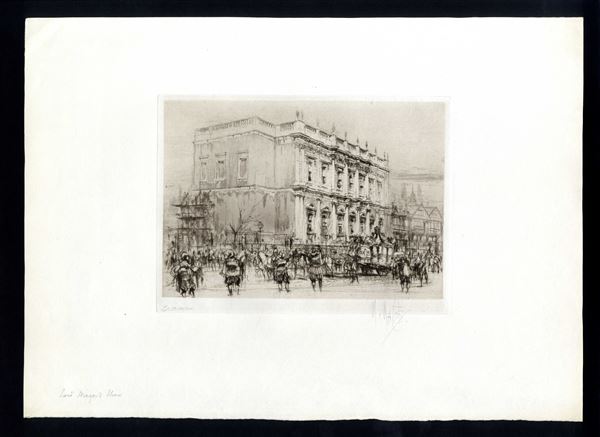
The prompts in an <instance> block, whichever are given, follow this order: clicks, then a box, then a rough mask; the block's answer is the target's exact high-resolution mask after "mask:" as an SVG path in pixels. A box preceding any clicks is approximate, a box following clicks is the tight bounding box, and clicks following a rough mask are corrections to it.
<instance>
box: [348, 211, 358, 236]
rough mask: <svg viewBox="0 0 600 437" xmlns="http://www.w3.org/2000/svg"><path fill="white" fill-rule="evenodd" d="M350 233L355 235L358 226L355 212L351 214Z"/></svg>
mask: <svg viewBox="0 0 600 437" xmlns="http://www.w3.org/2000/svg"><path fill="white" fill-rule="evenodd" d="M349 219H350V226H349V227H350V235H354V228H355V226H356V215H355V214H350V217H349Z"/></svg>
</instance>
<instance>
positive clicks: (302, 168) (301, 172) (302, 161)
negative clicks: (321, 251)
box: [298, 147, 306, 233]
mask: <svg viewBox="0 0 600 437" xmlns="http://www.w3.org/2000/svg"><path fill="white" fill-rule="evenodd" d="M298 164H299V166H298V172H299V174H298V181H299V182H300V183H301V184H303V183H304V182H306V168H305V166H306V158H305V156H304V149H303V148H302V147H301V148H300V162H299V163H298ZM304 232H305V233H306V230H304Z"/></svg>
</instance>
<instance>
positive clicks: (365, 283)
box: [163, 268, 443, 299]
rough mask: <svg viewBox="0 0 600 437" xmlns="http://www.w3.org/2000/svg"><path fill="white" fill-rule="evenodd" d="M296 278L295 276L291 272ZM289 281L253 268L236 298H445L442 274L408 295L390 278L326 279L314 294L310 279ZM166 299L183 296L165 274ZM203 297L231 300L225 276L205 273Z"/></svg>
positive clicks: (413, 287) (415, 285)
mask: <svg viewBox="0 0 600 437" xmlns="http://www.w3.org/2000/svg"><path fill="white" fill-rule="evenodd" d="M291 276H292V277H293V273H291ZM298 276H299V277H298V278H297V279H292V280H291V281H290V290H291V291H290V292H289V293H286V291H285V290H284V291H281V292H280V291H279V290H278V287H277V284H276V283H275V282H273V281H272V280H266V279H263V278H262V277H257V276H256V275H255V272H254V269H253V268H250V269H249V271H248V278H247V279H246V280H245V281H244V282H243V283H242V285H241V287H240V294H239V295H236V296H235V297H236V298H241V297H246V298H265V297H283V296H286V297H289V298H303V299H306V298H328V299H330V298H362V299H374V298H375V299H386V298H415V299H441V298H442V276H443V275H442V273H429V282H428V283H427V284H425V283H423V286H422V287H421V286H420V284H419V282H418V281H417V282H413V283H412V285H411V287H410V290H409V292H408V293H405V292H402V291H401V290H400V284H399V282H398V281H392V277H391V275H388V276H385V277H382V276H360V277H359V281H360V282H359V283H358V284H357V283H356V282H355V283H353V284H351V283H350V279H349V278H328V277H326V278H324V279H323V288H322V291H321V292H319V291H318V287H316V288H317V291H313V289H312V288H311V285H310V281H309V280H308V277H306V278H305V279H304V278H301V277H300V274H299V275H298ZM163 279H164V281H163V296H164V297H180V295H179V293H177V291H176V290H175V287H174V286H173V284H172V281H171V276H170V274H169V273H168V272H164V273H163ZM202 297H211V298H215V297H228V294H227V288H226V287H225V283H224V280H223V277H222V276H221V275H220V274H219V273H218V272H217V271H205V272H204V284H202V285H200V287H199V289H198V290H196V298H202Z"/></svg>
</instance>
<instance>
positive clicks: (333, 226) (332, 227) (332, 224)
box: [329, 203, 337, 238]
mask: <svg viewBox="0 0 600 437" xmlns="http://www.w3.org/2000/svg"><path fill="white" fill-rule="evenodd" d="M329 235H331V238H335V237H337V205H336V204H335V203H332V204H331V216H330V217H329Z"/></svg>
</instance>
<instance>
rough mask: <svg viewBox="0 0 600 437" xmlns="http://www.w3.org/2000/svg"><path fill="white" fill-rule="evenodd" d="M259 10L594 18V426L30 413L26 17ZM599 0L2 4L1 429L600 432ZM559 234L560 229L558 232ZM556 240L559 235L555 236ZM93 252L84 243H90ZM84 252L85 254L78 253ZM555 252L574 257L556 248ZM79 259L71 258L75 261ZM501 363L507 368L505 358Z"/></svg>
mask: <svg viewBox="0 0 600 437" xmlns="http://www.w3.org/2000/svg"><path fill="white" fill-rule="evenodd" d="M63 16H67V17H69V16H70V17H87V16H90V17H94V16H104V17H119V16H120V17H133V16H158V17H161V16H164V17H168V16H172V17H173V16H250V17H384V16H385V17H395V16H398V17H485V16H506V17H530V16H539V17H566V16H583V17H584V40H585V41H584V127H583V174H584V189H583V213H584V222H583V224H584V236H585V237H584V238H583V247H584V265H583V269H584V276H583V278H584V284H583V293H584V295H583V299H584V309H583V319H584V411H583V413H584V415H583V417H584V421H583V423H568V422H525V421H474V422H468V421H448V422H439V421H432V422H387V421H377V420H366V421H311V422H292V421H289V422H287V421H264V420H239V421H235V420H195V419H184V420H157V419H22V417H23V370H22V367H23V339H24V333H23V326H24V318H23V308H24V305H23V304H24V302H23V297H24V295H23V287H24V251H23V241H24V240H23V238H24V235H23V229H24V228H23V215H22V213H23V211H24V184H23V181H24V147H23V145H24V138H23V97H24V95H23V90H24V77H23V73H24V34H25V18H27V17H63ZM599 17H600V7H599V2H598V0H572V1H567V0H546V1H544V0H505V1H499V0H494V1H491V0H471V1H452V0H447V1H442V0H437V1H435V0H431V1H428V0H413V1H390V0H386V1H371V2H369V1H320V2H318V1H307V0H305V1H302V0H292V1H287V2H284V1H274V0H271V1H258V0H257V1H230V2H224V1H218V0H212V1H177V0H173V1H156V0H155V1H152V0H148V1H141V0H137V1H115V0H109V1H98V0H96V1H84V0H80V1H48V0H46V1H23V2H15V1H9V2H3V3H1V4H0V32H1V36H2V38H1V42H2V51H1V52H0V56H1V57H0V71H1V78H2V82H1V83H2V101H1V107H2V118H1V120H2V131H1V134H2V135H1V136H0V138H1V147H2V154H1V155H0V166H1V167H0V177H1V178H2V185H1V186H0V187H1V190H0V199H1V201H0V220H1V223H0V225H1V226H0V230H1V231H2V233H3V235H2V238H1V240H0V241H1V242H2V246H1V247H2V251H0V254H1V255H0V257H1V258H0V281H1V282H0V293H1V297H2V299H1V301H0V364H1V365H2V369H1V371H0V435H2V436H18V435H27V436H52V435H56V436H94V435H99V436H100V435H102V436H104V435H110V436H120V435H127V436H157V435H172V436H177V435H197V436H212V435H218V436H227V435H232V436H238V435H239V436H269V435H272V436H305V435H311V436H312V435H315V436H322V437H328V436H336V435H342V436H348V435H356V436H367V435H374V436H394V437H396V436H398V437H399V436H428V437H429V436H461V437H463V436H480V435H497V436H503V437H506V436H594V437H599V436H600V422H599V421H600V419H599V417H600V402H599V400H600V383H599V382H598V370H599V369H600V360H599V347H598V345H599V344H600V341H599V340H598V332H599V328H598V315H599V314H600V312H599V306H598V289H599V287H598V286H594V285H593V284H594V276H596V277H597V278H596V281H598V280H600V278H598V275H597V274H596V273H594V272H592V271H591V268H592V267H593V266H595V261H596V260H595V257H594V255H595V252H596V248H597V247H600V246H599V245H598V230H597V229H598V223H600V220H598V212H597V208H595V203H596V202H595V200H597V199H600V195H598V194H595V193H598V192H599V191H598V190H597V187H596V179H597V178H595V177H594V176H596V173H597V172H598V171H600V150H599V148H600V134H599V130H600V129H599V128H600V116H599V113H598V96H599V91H600V85H599V80H598V79H599V74H600V73H599V71H598V58H599V56H598V55H599V53H600V48H599V44H598V42H599V37H600V36H599V33H598V18H599ZM560 231H561V230H560V229H556V230H555V232H557V233H559V232H560ZM548 237H549V238H552V235H549V236H548ZM82 250H84V249H82ZM73 255H74V256H75V257H76V256H77V254H73ZM556 256H559V257H560V256H564V255H563V254H556ZM68 261H69V260H65V262H68ZM499 365H501V363H499Z"/></svg>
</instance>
